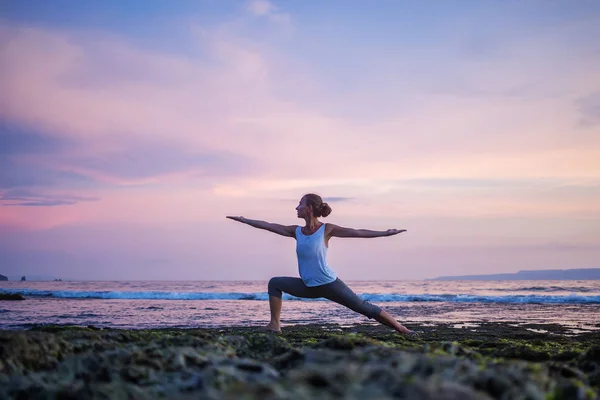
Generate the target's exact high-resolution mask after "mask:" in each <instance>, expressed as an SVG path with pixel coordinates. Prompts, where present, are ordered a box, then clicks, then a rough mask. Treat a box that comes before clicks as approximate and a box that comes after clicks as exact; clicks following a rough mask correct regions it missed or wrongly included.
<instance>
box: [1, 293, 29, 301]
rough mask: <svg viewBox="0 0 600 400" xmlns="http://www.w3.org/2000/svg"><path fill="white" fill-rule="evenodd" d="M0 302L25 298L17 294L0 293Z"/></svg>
mask: <svg viewBox="0 0 600 400" xmlns="http://www.w3.org/2000/svg"><path fill="white" fill-rule="evenodd" d="M0 300H25V297H23V296H22V295H20V294H18V293H0Z"/></svg>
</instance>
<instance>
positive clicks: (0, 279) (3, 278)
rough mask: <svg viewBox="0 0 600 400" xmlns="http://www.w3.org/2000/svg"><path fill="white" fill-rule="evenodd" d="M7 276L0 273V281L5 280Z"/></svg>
mask: <svg viewBox="0 0 600 400" xmlns="http://www.w3.org/2000/svg"><path fill="white" fill-rule="evenodd" d="M7 280H8V278H7V277H6V276H4V275H0V281H7Z"/></svg>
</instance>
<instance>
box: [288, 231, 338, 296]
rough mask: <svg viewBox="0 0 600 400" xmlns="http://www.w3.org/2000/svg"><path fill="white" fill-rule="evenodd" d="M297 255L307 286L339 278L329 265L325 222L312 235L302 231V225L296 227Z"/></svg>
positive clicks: (299, 270)
mask: <svg viewBox="0 0 600 400" xmlns="http://www.w3.org/2000/svg"><path fill="white" fill-rule="evenodd" d="M296 255H297V256H298V272H299V273H300V278H302V281H304V284H305V285H306V286H321V285H325V284H328V283H331V282H333V281H335V280H336V279H337V276H336V275H335V272H333V270H332V269H331V268H329V265H327V246H325V224H323V225H321V226H320V227H319V229H317V231H316V232H315V233H313V234H312V235H310V236H306V235H305V234H304V233H302V227H301V226H298V227H296Z"/></svg>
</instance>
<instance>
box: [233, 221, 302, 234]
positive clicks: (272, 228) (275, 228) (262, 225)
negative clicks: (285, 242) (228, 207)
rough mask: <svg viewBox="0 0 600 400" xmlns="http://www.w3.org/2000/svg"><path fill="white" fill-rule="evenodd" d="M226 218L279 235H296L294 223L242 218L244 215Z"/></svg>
mask: <svg viewBox="0 0 600 400" xmlns="http://www.w3.org/2000/svg"><path fill="white" fill-rule="evenodd" d="M227 218H229V219H232V220H234V221H238V222H242V223H244V224H248V225H250V226H252V227H254V228H258V229H264V230H267V231H269V232H273V233H277V234H278V235H281V236H287V237H293V238H295V237H296V225H280V224H273V223H270V222H265V221H258V220H255V219H248V218H244V217H231V216H227Z"/></svg>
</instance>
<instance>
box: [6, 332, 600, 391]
mask: <svg viewBox="0 0 600 400" xmlns="http://www.w3.org/2000/svg"><path fill="white" fill-rule="evenodd" d="M494 329H495V330H494ZM549 329H552V328H549ZM561 329H562V328H561ZM599 349H600V333H597V332H590V333H585V334H582V335H578V336H573V335H570V336H569V335H565V334H563V333H562V331H560V330H557V331H556V332H553V334H552V335H543V334H539V333H535V332H533V333H532V332H530V331H528V330H527V329H526V328H522V327H516V326H508V325H506V324H497V325H493V324H482V326H481V329H480V330H478V331H475V332H471V331H466V330H464V329H463V330H461V329H454V328H453V327H451V326H449V325H440V326H438V327H436V330H435V331H434V332H429V333H426V334H425V335H424V336H423V337H422V338H421V339H419V340H417V341H413V340H407V339H406V338H404V337H402V336H401V335H397V334H394V333H393V332H390V331H389V330H387V329H385V328H384V327H379V326H371V325H369V326H356V327H346V328H340V327H337V326H295V327H286V328H284V332H283V334H281V335H272V334H265V333H259V332H256V331H255V330H254V329H253V328H227V329H163V330H130V331H126V330H116V329H97V328H94V327H66V326H45V327H37V328H35V329H32V330H30V331H0V398H9V399H10V398H80V399H88V398H115V399H120V398H123V399H126V398H136V399H150V398H181V399H187V398H190V399H191V398H199V397H200V398H205V399H221V398H241V399H257V398H260V399H289V398H294V399H296V398H298V399H314V398H322V399H330V398H331V399H333V398H381V399H387V398H406V399H454V398H460V399H462V400H466V399H490V398H492V399H508V398H528V399H567V398H581V399H588V398H590V399H591V398H594V397H595V396H597V395H598V386H599V384H600V381H599V377H600V366H599V364H598V362H599V359H600V358H599V357H598V355H599V354H600V351H599Z"/></svg>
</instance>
